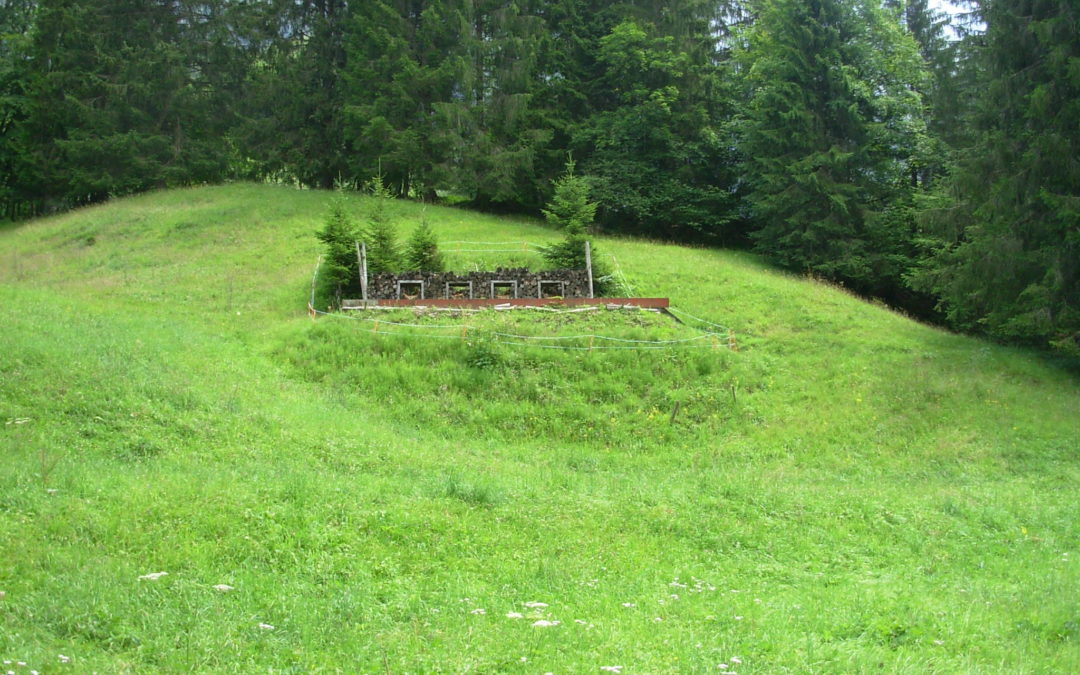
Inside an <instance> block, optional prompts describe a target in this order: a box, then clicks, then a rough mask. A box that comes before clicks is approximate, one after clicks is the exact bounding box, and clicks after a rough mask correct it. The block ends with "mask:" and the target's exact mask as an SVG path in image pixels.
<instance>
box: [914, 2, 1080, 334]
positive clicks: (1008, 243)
mask: <svg viewBox="0 0 1080 675" xmlns="http://www.w3.org/2000/svg"><path fill="white" fill-rule="evenodd" d="M984 18H985V21H986V27H987V32H986V35H985V37H984V41H985V47H984V49H983V50H982V54H983V61H982V63H981V64H980V65H981V67H982V69H983V72H984V75H983V78H982V82H981V84H982V86H981V87H980V90H981V92H982V94H981V96H980V100H979V105H978V108H977V112H976V113H975V115H974V117H973V122H974V127H975V135H976V138H975V141H974V143H973V144H972V145H971V146H970V147H969V148H966V149H965V150H963V151H962V152H961V153H960V156H959V159H958V161H957V166H956V169H955V171H954V173H953V176H952V179H951V181H950V182H949V184H948V185H947V189H946V190H945V191H943V192H942V193H941V194H940V199H939V201H938V203H937V205H936V206H937V207H938V208H934V209H930V210H928V211H927V213H926V215H925V222H926V224H927V226H928V228H929V233H930V234H931V235H933V236H932V238H931V239H929V241H928V245H929V246H930V247H931V250H932V255H931V257H930V258H929V259H928V260H927V261H926V263H925V264H924V265H923V266H922V267H921V269H920V270H919V271H918V272H917V273H916V274H915V275H913V277H912V283H913V285H914V286H915V287H916V288H920V289H922V290H926V291H930V292H932V293H934V294H935V295H937V296H938V297H939V298H940V300H941V306H942V308H943V309H944V310H945V312H946V314H947V317H948V319H949V320H950V321H951V322H952V323H953V324H954V325H956V326H958V327H960V328H963V329H966V330H979V331H985V332H987V333H989V334H991V335H994V336H996V337H999V338H1003V339H1008V340H1014V341H1020V342H1026V343H1029V344H1035V345H1039V346H1047V345H1052V346H1055V347H1057V348H1058V349H1060V350H1062V351H1065V352H1068V353H1072V354H1080V163H1078V162H1077V160H1076V158H1077V157H1080V70H1078V69H1077V65H1076V64H1077V63H1080V21H1078V13H1077V9H1076V3H1075V2H1069V1H1068V0H1000V1H997V2H992V3H987V4H986V5H985V15H984Z"/></svg>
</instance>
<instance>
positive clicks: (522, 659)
mask: <svg viewBox="0 0 1080 675" xmlns="http://www.w3.org/2000/svg"><path fill="white" fill-rule="evenodd" d="M528 660H529V657H528V656H522V657H521V662H522V663H525V662H526V661H528Z"/></svg>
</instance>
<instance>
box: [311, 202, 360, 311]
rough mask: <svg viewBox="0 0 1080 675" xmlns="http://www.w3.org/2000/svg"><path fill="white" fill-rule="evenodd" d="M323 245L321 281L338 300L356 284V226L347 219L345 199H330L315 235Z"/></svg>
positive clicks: (358, 265) (357, 277)
mask: <svg viewBox="0 0 1080 675" xmlns="http://www.w3.org/2000/svg"><path fill="white" fill-rule="evenodd" d="M315 236H316V237H318V239H319V241H321V242H322V243H323V244H325V245H326V249H325V251H326V252H325V255H324V256H323V267H322V269H323V273H322V274H323V279H324V282H323V283H325V284H326V285H327V286H328V287H330V288H331V289H332V290H333V292H334V296H335V297H336V298H337V300H338V301H340V300H341V297H342V295H343V294H344V293H345V292H346V291H347V290H350V289H352V288H354V287H356V286H358V285H359V278H360V277H359V267H360V264H359V261H358V260H357V257H356V239H357V236H358V234H357V230H356V225H355V224H354V223H353V222H352V219H351V218H349V215H348V212H347V210H346V205H345V199H344V197H342V195H340V194H338V195H335V196H334V199H333V200H332V201H331V202H330V206H329V208H328V209H327V212H326V217H325V218H324V220H323V227H322V229H321V230H319V231H318V232H316V233H315Z"/></svg>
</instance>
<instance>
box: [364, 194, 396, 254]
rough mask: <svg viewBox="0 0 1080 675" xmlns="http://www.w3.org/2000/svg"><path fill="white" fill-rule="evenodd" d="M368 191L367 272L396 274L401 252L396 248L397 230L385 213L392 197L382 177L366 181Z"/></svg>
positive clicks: (365, 234)
mask: <svg viewBox="0 0 1080 675" xmlns="http://www.w3.org/2000/svg"><path fill="white" fill-rule="evenodd" d="M368 191H369V193H370V194H371V196H372V202H371V204H372V206H371V214H370V216H369V218H368V227H367V229H366V230H365V231H364V239H365V242H366V245H367V265H368V272H369V273H372V274H375V273H378V272H398V271H399V270H400V268H401V251H400V249H399V248H398V242H397V228H396V227H395V226H394V223H393V221H391V220H390V216H389V214H388V213H387V206H388V205H389V204H390V200H391V199H393V195H391V193H390V190H389V189H388V188H387V187H386V183H384V182H383V179H382V176H375V177H373V178H371V180H369V181H368Z"/></svg>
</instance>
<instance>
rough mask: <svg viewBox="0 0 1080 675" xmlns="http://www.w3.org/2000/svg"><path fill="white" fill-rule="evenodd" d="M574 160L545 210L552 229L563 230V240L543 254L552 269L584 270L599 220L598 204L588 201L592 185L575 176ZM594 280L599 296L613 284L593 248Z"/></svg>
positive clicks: (559, 180)
mask: <svg viewBox="0 0 1080 675" xmlns="http://www.w3.org/2000/svg"><path fill="white" fill-rule="evenodd" d="M574 166H575V165H574V160H572V159H571V160H568V161H567V162H566V172H565V173H564V174H563V175H562V176H560V177H559V178H557V179H556V180H555V191H554V194H553V195H552V197H551V201H550V202H548V204H547V208H545V209H543V213H544V219H545V220H547V222H548V224H549V225H553V226H555V227H558V228H560V229H562V231H563V240H562V241H561V242H559V243H558V244H552V245H551V246H547V247H545V248H544V250H543V251H542V252H541V255H543V256H544V260H546V261H547V263H548V265H549V266H550V267H551V268H553V269H584V268H585V239H586V234H587V232H588V229H589V227H590V226H591V225H592V223H593V218H595V216H596V202H591V201H589V183H588V180H586V179H585V178H584V177H583V176H578V175H576V174H575V173H574ZM592 264H593V280H594V286H595V287H596V290H597V291H598V292H599V291H600V290H601V289H602V288H603V287H604V286H605V284H607V283H608V282H609V281H610V275H609V274H608V273H607V268H606V266H605V265H603V264H602V263H601V262H600V258H599V256H598V255H597V251H596V248H595V247H593V248H592Z"/></svg>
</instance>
